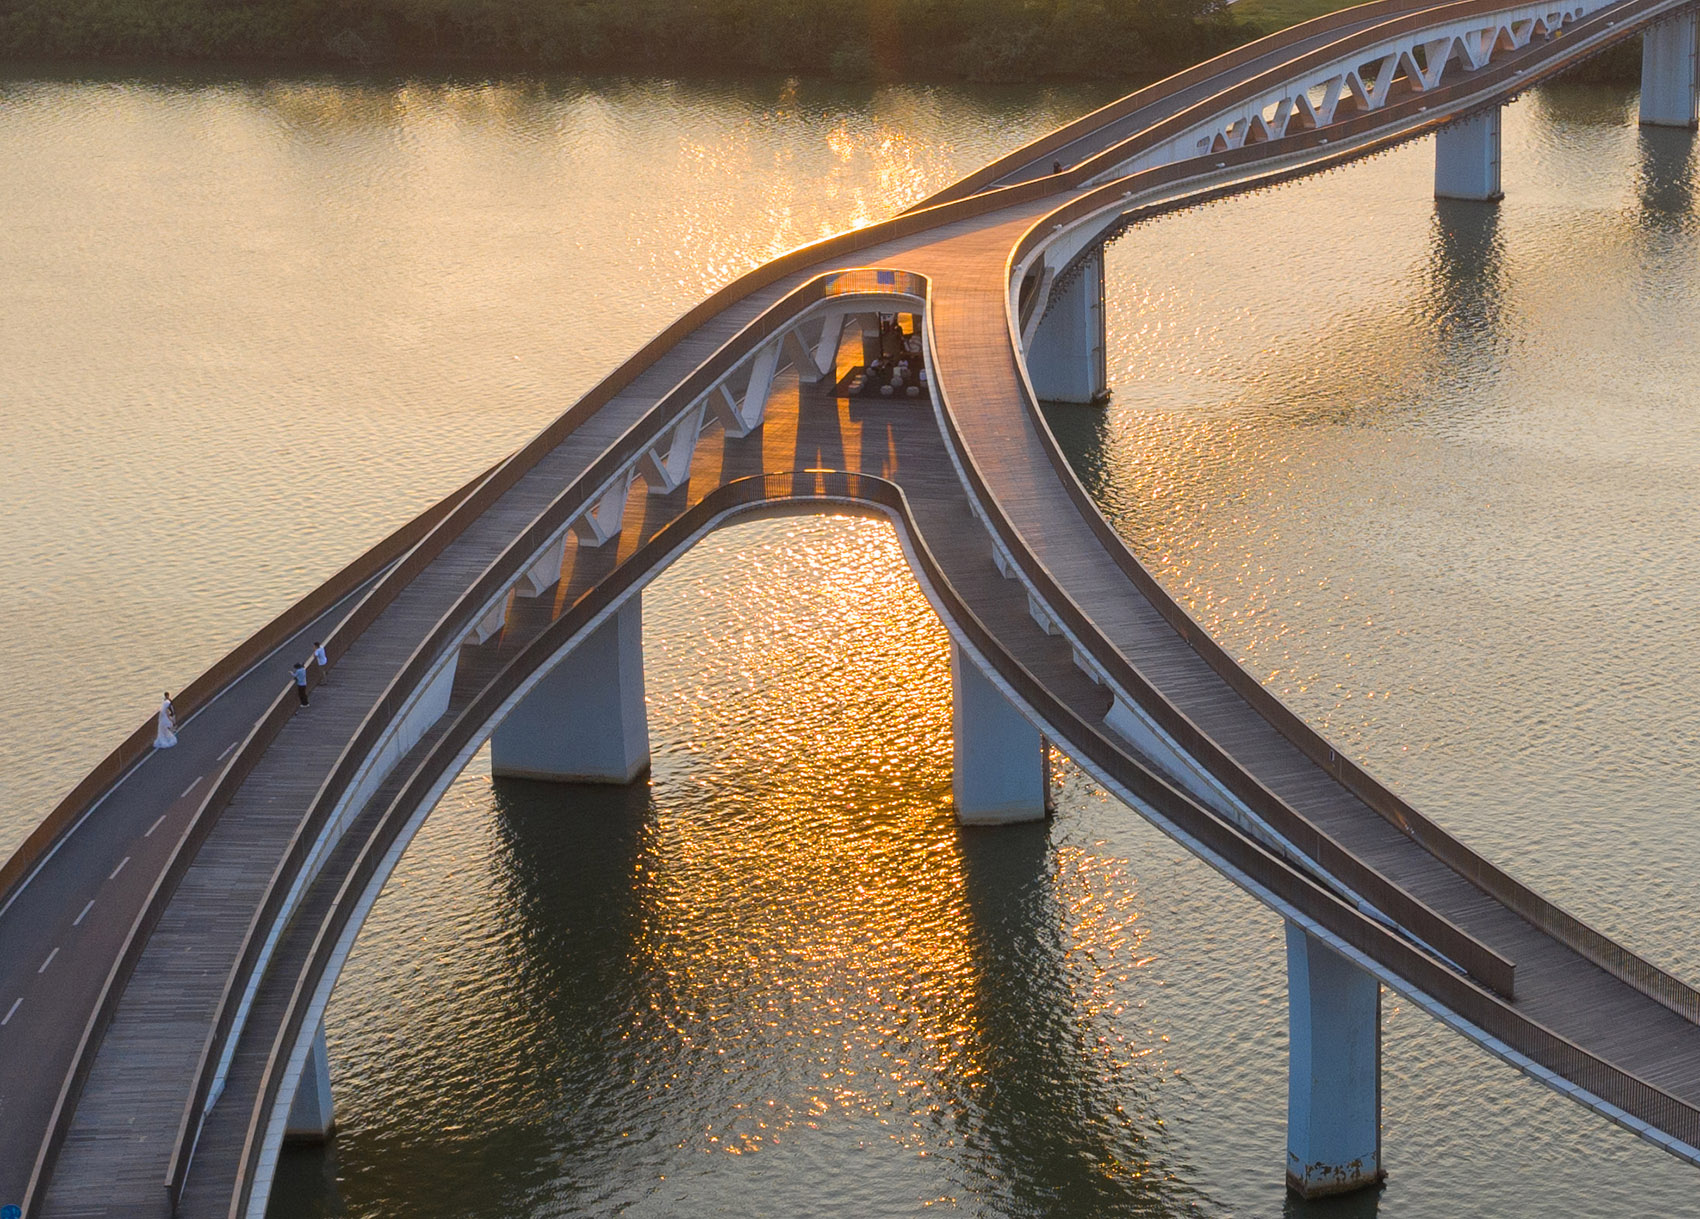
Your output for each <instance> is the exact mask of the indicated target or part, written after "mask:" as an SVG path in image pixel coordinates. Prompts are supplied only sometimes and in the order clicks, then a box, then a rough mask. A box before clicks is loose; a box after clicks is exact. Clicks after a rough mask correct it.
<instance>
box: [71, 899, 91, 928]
mask: <svg viewBox="0 0 1700 1219" xmlns="http://www.w3.org/2000/svg"><path fill="white" fill-rule="evenodd" d="M93 909H94V902H92V901H91V902H89V904H88V905H86V906H84V907H83V912H82V913H81V914H79V915H77V917H76V918H75V919H74V920H73V921H72V923H71V926H73V927H81V926H82V925H83V920H84V919H86V918H87V917H88V916H89V911H90V910H93Z"/></svg>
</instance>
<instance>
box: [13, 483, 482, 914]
mask: <svg viewBox="0 0 1700 1219" xmlns="http://www.w3.org/2000/svg"><path fill="white" fill-rule="evenodd" d="M494 469H495V467H494V466H492V467H491V468H490V469H489V470H486V471H485V472H484V473H482V474H480V475H478V476H477V477H476V478H474V479H473V480H472V481H471V482H469V483H467V484H466V485H465V486H463V487H461V488H460V489H459V490H457V491H454V492H452V493H451V494H449V495H447V496H445V497H444V498H443V499H441V500H439V501H438V502H437V503H436V504H434V505H432V506H431V507H430V508H427V509H426V510H425V511H424V512H422V513H420V514H419V515H418V516H416V517H414V518H413V519H412V520H411V521H409V522H407V524H405V525H403V526H402V527H401V528H400V529H397V530H396V531H395V532H394V533H392V534H390V535H389V536H388V537H386V538H385V539H384V540H383V541H381V542H379V543H378V544H377V545H375V546H373V547H372V548H371V549H369V550H367V551H366V552H365V553H363V554H361V555H360V556H359V557H358V558H356V559H354V560H353V561H352V562H350V563H349V564H348V565H347V566H346V567H344V568H343V569H342V570H341V571H339V572H337V573H336V574H335V575H333V576H332V577H331V578H330V579H329V580H326V581H325V582H324V583H323V584H321V585H319V587H318V588H315V589H314V590H313V591H312V592H310V593H308V594H307V595H306V596H305V597H303V598H301V600H299V601H297V602H296V603H295V604H294V605H291V606H290V607H289V608H288V609H286V610H284V611H283V612H282V613H281V614H279V615H278V616H277V617H276V618H273V619H272V620H271V621H270V622H268V623H266V625H264V626H262V627H261V628H260V629H259V630H257V631H255V632H254V633H253V634H252V635H250V636H249V637H248V638H247V639H245V640H243V641H242V642H241V643H240V644H238V645H237V646H236V647H235V648H233V649H232V650H231V651H230V652H229V653H228V654H227V655H225V656H223V657H221V658H220V659H219V660H217V661H215V662H214V663H213V665H212V667H211V668H209V669H208V670H207V671H206V672H204V673H202V674H201V675H200V676H199V677H197V678H195V679H194V680H193V681H191V682H190V683H189V684H188V685H186V686H184V687H183V689H182V691H181V692H179V693H178V695H177V697H176V698H175V699H173V700H172V701H173V703H175V704H176V707H177V712H178V716H179V717H180V718H181V719H183V720H185V721H186V720H188V718H189V717H190V716H192V715H194V714H195V713H196V712H197V711H199V710H201V708H203V707H205V706H206V705H207V704H208V703H210V702H212V700H213V699H215V698H217V697H218V696H219V695H220V694H221V693H223V692H224V690H225V689H226V688H227V687H228V686H230V685H231V683H233V682H234V681H236V680H237V679H238V678H240V677H241V676H242V675H243V674H244V673H246V672H248V670H249V669H252V668H253V667H254V666H255V665H256V664H258V663H259V662H260V661H262V660H264V659H265V658H266V657H267V656H269V655H270V654H271V653H272V652H274V651H276V650H277V648H278V647H279V646H281V645H282V644H283V643H284V642H285V641H286V640H288V639H289V638H290V637H291V636H293V635H295V634H296V633H298V632H299V631H301V630H303V629H305V628H306V626H307V624H308V623H310V622H312V621H313V619H315V618H317V617H318V616H319V615H320V614H322V613H324V612H325V611H326V610H328V609H330V608H331V607H332V606H334V605H335V604H336V603H337V602H338V601H341V600H342V599H343V598H344V597H347V596H348V595H349V594H350V593H353V592H354V591H355V590H356V589H358V588H359V587H360V586H361V585H362V584H365V583H366V582H367V581H369V580H371V579H372V578H373V577H374V576H376V575H377V574H378V573H379V572H381V571H383V569H384V568H386V567H388V566H389V565H390V564H392V563H394V562H395V561H396V560H397V559H399V558H401V556H402V555H404V554H406V553H407V552H408V551H409V550H410V549H412V548H413V547H414V546H415V545H417V544H418V542H419V540H420V539H421V538H423V537H424V536H425V535H426V534H427V533H429V532H430V531H431V530H432V529H434V528H436V526H437V524H438V522H439V521H441V520H442V519H443V518H444V517H445V516H447V515H448V514H449V512H450V511H451V510H452V509H453V508H454V506H455V505H456V504H457V503H459V502H460V501H461V500H462V499H464V498H466V497H467V496H468V495H470V494H471V493H472V492H473V490H474V489H475V488H476V487H477V486H478V484H479V483H480V482H482V481H483V480H484V479H485V478H488V477H489V475H490V473H491V472H492V471H493V470H494ZM154 727H155V724H154V717H153V716H151V715H150V716H149V717H148V719H147V722H146V723H144V724H142V725H141V727H139V728H137V729H136V730H135V731H134V732H132V733H131V734H130V735H129V736H128V737H126V738H125V739H124V740H123V742H122V743H120V744H119V746H118V747H117V748H116V749H114V750H113V751H112V752H111V753H109V754H107V755H106V757H104V758H102V759H101V760H100V761H99V762H98V763H96V764H95V767H94V769H93V770H91V771H89V773H88V774H86V775H84V776H83V777H82V779H81V780H79V781H78V783H77V785H76V786H75V787H73V788H72V789H71V790H70V791H69V792H67V793H65V795H64V797H63V798H61V799H60V801H59V803H58V804H56V805H54V807H53V810H52V811H51V812H49V813H48V814H47V816H45V817H43V818H42V819H41V821H40V822H39V823H38V824H37V825H36V827H35V829H33V830H31V831H30V833H29V835H28V836H27V837H26V838H25V839H24V840H23V842H21V843H19V844H18V846H17V849H16V850H14V851H13V852H12V854H11V855H10V856H9V857H8V858H7V859H6V861H5V862H4V863H0V905H4V904H5V902H6V899H7V898H9V897H10V896H11V893H12V889H13V887H14V886H15V885H17V884H18V883H19V882H20V881H22V880H24V879H25V878H26V877H27V876H29V874H30V873H31V872H33V871H34V870H35V865H36V864H37V863H39V862H40V861H41V860H42V859H44V858H46V856H47V855H48V853H49V852H50V851H52V849H53V848H54V846H55V845H57V843H58V842H59V840H60V838H61V837H63V836H64V834H65V833H66V832H67V831H68V830H69V829H70V828H71V827H72V826H74V825H75V824H76V823H77V822H78V821H79V820H81V819H82V816H83V814H84V813H86V812H87V811H88V810H89V809H90V808H91V807H93V805H94V804H95V802H96V801H98V800H99V799H100V798H101V797H103V796H104V795H106V793H107V792H109V791H111V790H112V789H113V788H114V787H116V786H117V785H118V782H119V780H121V779H123V777H124V776H125V775H127V774H128V773H129V772H130V769H131V768H132V767H133V766H135V765H136V764H137V763H138V762H140V761H141V760H142V759H143V758H145V757H147V756H148V755H149V754H150V753H152V752H153V739H154Z"/></svg>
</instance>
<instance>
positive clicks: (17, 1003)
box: [0, 995, 24, 1028]
mask: <svg viewBox="0 0 1700 1219" xmlns="http://www.w3.org/2000/svg"><path fill="white" fill-rule="evenodd" d="M23 1002H24V997H23V996H22V995H19V996H18V997H17V998H16V999H13V1000H12V1006H11V1007H9V1008H7V1009H6V1018H5V1019H4V1020H0V1028H4V1027H5V1026H6V1025H8V1024H10V1023H11V1022H12V1017H13V1016H16V1015H17V1014H18V1008H19V1007H21V1006H23Z"/></svg>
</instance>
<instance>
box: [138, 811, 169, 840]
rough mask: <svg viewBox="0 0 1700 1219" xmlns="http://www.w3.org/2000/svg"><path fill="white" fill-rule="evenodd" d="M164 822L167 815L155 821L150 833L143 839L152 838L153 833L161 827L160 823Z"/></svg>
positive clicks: (149, 830) (162, 815) (160, 816)
mask: <svg viewBox="0 0 1700 1219" xmlns="http://www.w3.org/2000/svg"><path fill="white" fill-rule="evenodd" d="M164 820H165V814H164V813H161V814H160V815H159V820H158V821H155V822H154V823H153V824H152V825H150V826H148V832H147V833H145V834H143V835H142V837H143V838H152V837H153V832H154V831H155V830H157V829H158V828H159V827H160V823H161V822H163V821H164Z"/></svg>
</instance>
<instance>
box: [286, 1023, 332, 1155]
mask: <svg viewBox="0 0 1700 1219" xmlns="http://www.w3.org/2000/svg"><path fill="white" fill-rule="evenodd" d="M334 1133H336V1117H335V1114H334V1112H333V1110H332V1106H331V1060H330V1055H329V1053H328V1052H327V1051H326V1049H325V1026H324V1024H323V1023H322V1022H321V1023H320V1025H319V1030H318V1032H316V1033H314V1034H313V1048H312V1049H311V1050H309V1051H308V1052H307V1061H306V1063H305V1064H304V1065H303V1066H302V1068H301V1082H300V1083H298V1084H296V1085H295V1099H294V1100H293V1101H292V1102H290V1106H289V1117H288V1119H287V1120H286V1121H285V1122H284V1127H283V1137H284V1138H286V1139H288V1140H290V1141H291V1142H302V1143H322V1142H324V1141H325V1140H326V1139H328V1138H330V1136H331V1135H332V1134H334Z"/></svg>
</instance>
